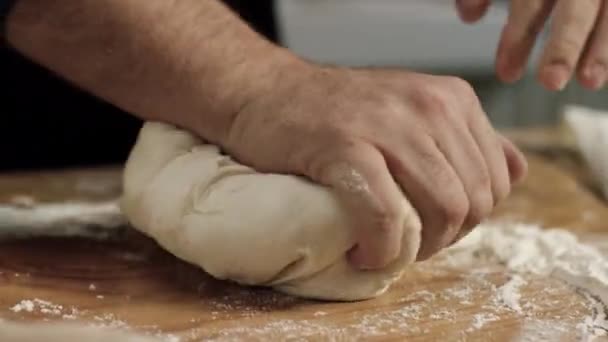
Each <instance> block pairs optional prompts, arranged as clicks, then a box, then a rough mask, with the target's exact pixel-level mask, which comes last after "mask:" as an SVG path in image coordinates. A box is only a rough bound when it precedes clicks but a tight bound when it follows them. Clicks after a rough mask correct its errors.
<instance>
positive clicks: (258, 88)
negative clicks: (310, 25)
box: [190, 39, 309, 145]
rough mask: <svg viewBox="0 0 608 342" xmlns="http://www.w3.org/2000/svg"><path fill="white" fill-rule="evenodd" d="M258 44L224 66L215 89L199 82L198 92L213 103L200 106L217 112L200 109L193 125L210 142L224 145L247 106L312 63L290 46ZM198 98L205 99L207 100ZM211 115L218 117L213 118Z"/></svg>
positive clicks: (264, 96)
mask: <svg viewBox="0 0 608 342" xmlns="http://www.w3.org/2000/svg"><path fill="white" fill-rule="evenodd" d="M256 43H259V44H250V46H249V47H248V48H247V50H246V54H244V55H243V56H242V59H241V60H240V61H238V62H236V63H231V64H227V65H225V66H226V70H225V71H224V72H222V73H221V75H219V76H218V77H217V79H216V81H217V82H216V84H215V86H214V87H213V88H212V89H210V88H209V87H208V84H206V83H205V82H198V85H199V86H200V88H199V90H198V91H197V93H199V94H205V97H206V98H207V99H209V98H211V99H212V100H213V101H212V102H213V103H211V105H209V103H207V105H206V106H205V104H204V103H201V105H198V106H197V107H198V108H210V110H212V111H216V112H215V113H214V114H213V115H204V114H203V113H201V112H200V110H199V111H194V112H192V113H191V117H190V120H191V121H190V122H191V124H190V126H191V127H193V129H194V130H195V131H196V132H197V133H198V134H200V135H202V136H204V137H206V138H207V139H208V140H210V141H211V142H214V143H218V144H220V145H224V143H225V142H226V141H227V139H228V137H229V135H230V131H231V129H232V127H233V124H234V121H235V120H236V119H237V117H238V116H239V114H240V113H241V112H243V111H244V110H245V108H248V107H249V106H250V105H252V104H253V103H256V102H257V101H258V100H259V99H261V98H266V97H267V96H268V95H269V94H275V93H276V92H277V91H278V88H281V87H283V86H285V83H286V82H285V79H286V78H292V76H295V75H297V74H300V73H302V70H305V69H306V68H307V67H308V66H309V64H308V63H307V62H306V61H304V60H303V59H301V58H299V57H297V56H296V55H294V54H293V53H291V52H290V51H288V50H287V49H284V48H282V47H279V46H275V45H273V44H271V43H270V42H267V41H265V40H263V39H260V40H259V41H257V42H256ZM252 45H255V46H252ZM195 77H196V76H195ZM199 99H200V100H201V102H205V99H202V98H199ZM207 114H209V113H207ZM211 118H215V119H216V120H215V121H210V120H212V119H211Z"/></svg>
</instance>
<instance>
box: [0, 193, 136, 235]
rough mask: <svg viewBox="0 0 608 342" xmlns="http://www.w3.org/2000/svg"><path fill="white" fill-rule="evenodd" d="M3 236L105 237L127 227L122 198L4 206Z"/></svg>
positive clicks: (0, 210) (0, 223) (0, 214)
mask: <svg viewBox="0 0 608 342" xmlns="http://www.w3.org/2000/svg"><path fill="white" fill-rule="evenodd" d="M0 217H2V220H0V238H1V237H10V238H14V237H30V236H83V237H89V238H105V237H108V236H110V235H111V234H113V233H116V232H117V231H119V230H120V229H122V228H124V226H125V224H126V222H127V221H126V219H125V217H124V215H123V214H122V213H121V211H120V206H119V203H118V200H112V201H107V202H99V203H81V202H75V203H44V204H37V205H34V206H24V205H10V206H6V205H0Z"/></svg>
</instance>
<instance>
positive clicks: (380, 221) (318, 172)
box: [310, 143, 417, 269]
mask: <svg viewBox="0 0 608 342" xmlns="http://www.w3.org/2000/svg"><path fill="white" fill-rule="evenodd" d="M324 152H325V153H324V154H322V155H323V157H319V158H318V160H317V162H316V163H313V164H312V167H311V169H310V176H311V177H312V178H313V179H314V180H317V181H319V182H320V183H322V184H325V185H328V186H330V187H332V188H333V189H334V190H335V191H336V192H337V193H338V195H340V197H341V198H342V199H343V201H344V203H345V205H346V206H347V207H348V209H349V213H350V214H352V215H353V217H354V220H353V221H354V222H356V224H357V226H356V227H355V228H356V232H357V241H358V244H357V246H356V247H355V248H354V249H353V250H352V251H350V253H349V257H350V260H351V262H352V263H353V264H354V265H355V266H357V267H359V268H362V269H377V268H381V267H384V266H386V265H387V264H388V263H390V262H391V261H392V260H394V259H395V258H396V257H397V256H398V255H399V253H400V249H401V237H402V234H403V222H404V219H405V216H406V215H407V213H406V212H405V210H404V209H405V208H404V206H403V199H404V196H403V194H402V193H401V190H400V189H399V186H398V185H397V184H396V183H395V181H394V180H393V178H392V176H391V174H390V172H389V170H388V168H387V165H386V162H385V161H384V157H383V156H382V154H380V152H379V151H378V150H376V149H375V148H373V147H372V146H370V145H367V144H359V143H357V144H353V145H350V146H343V147H338V148H334V149H332V151H324ZM416 252H417V251H414V252H413V253H414V254H415V253H416ZM412 258H413V256H412Z"/></svg>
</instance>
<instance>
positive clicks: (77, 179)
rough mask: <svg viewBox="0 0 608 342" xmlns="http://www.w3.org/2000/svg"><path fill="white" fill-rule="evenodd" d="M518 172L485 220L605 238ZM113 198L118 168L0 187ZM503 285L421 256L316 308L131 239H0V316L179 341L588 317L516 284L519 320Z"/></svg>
mask: <svg viewBox="0 0 608 342" xmlns="http://www.w3.org/2000/svg"><path fill="white" fill-rule="evenodd" d="M567 158H569V157H567ZM529 161H530V177H529V178H528V179H527V181H526V182H525V183H524V184H522V185H521V186H519V187H518V188H517V189H516V190H515V192H514V193H513V194H512V196H511V197H510V198H509V199H508V200H507V201H506V202H505V203H504V204H503V205H501V206H500V208H498V210H497V211H496V213H495V218H512V219H517V220H523V221H526V222H537V223H539V224H542V225H544V226H547V227H567V228H570V229H572V230H573V231H576V232H578V233H579V234H580V235H581V236H582V237H583V238H586V239H588V240H593V241H601V240H602V239H605V238H606V236H607V235H606V234H608V233H607V232H606V223H607V222H608V210H606V207H605V205H604V203H603V201H601V200H600V199H599V198H598V197H597V195H596V194H594V193H593V191H590V190H589V189H588V188H587V187H585V186H584V184H583V183H581V182H579V181H577V179H576V178H575V177H573V176H572V175H573V174H576V172H574V173H573V172H571V171H572V169H568V170H566V171H564V170H563V168H559V167H557V166H556V165H560V162H559V161H556V160H553V162H552V163H549V162H547V158H546V156H545V157H539V156H537V155H530V159H529ZM571 164H572V163H570V164H568V165H571ZM119 193H120V169H118V168H108V169H98V170H70V171H60V172H44V173H30V174H25V173H19V174H6V175H2V176H0V203H4V206H9V205H13V206H14V205H15V203H18V204H19V203H21V205H23V203H22V202H24V201H25V202H26V204H25V205H40V204H44V203H57V202H64V201H69V200H70V201H71V200H74V201H83V200H86V201H88V202H93V203H95V202H103V201H107V200H108V199H112V198H115V197H116V196H118V195H119ZM24 199H25V200H24ZM32 200H33V201H32ZM1 219H2V218H1V217H0V220H1ZM510 277H511V275H510V274H509V273H508V272H505V270H504V269H503V268H502V267H501V266H499V265H478V268H476V269H467V270H459V269H453V268H450V267H448V266H446V265H445V263H442V262H441V260H437V259H431V260H429V261H427V262H424V263H419V264H416V265H414V266H413V267H411V268H410V269H409V270H408V271H407V273H406V274H405V276H404V277H403V279H402V280H401V281H400V282H399V283H398V284H397V285H396V286H394V287H393V288H392V289H391V290H390V291H389V292H388V293H387V294H386V295H384V296H381V297H380V298H377V299H374V300H369V301H362V302H356V303H330V302H316V301H308V300H302V299H299V298H294V297H289V296H285V295H281V294H278V293H276V292H273V291H270V290H265V289H254V288H245V287H240V286H236V285H234V284H230V283H227V282H222V281H217V280H214V279H211V278H210V277H209V276H207V275H205V274H204V273H203V272H201V271H199V270H198V269H196V268H194V267H192V266H190V265H187V264H185V263H183V262H180V261H178V260H176V259H175V258H174V257H172V256H171V255H169V254H167V253H165V252H164V251H163V250H162V249H160V248H159V247H158V246H157V245H156V244H155V243H154V242H153V241H151V240H150V239H147V238H146V237H144V236H141V235H140V234H137V233H135V232H134V231H127V234H126V235H121V236H120V237H117V238H116V239H110V240H101V241H96V240H90V239H83V238H32V239H26V240H23V239H19V240H15V239H9V240H3V241H0V319H2V318H3V319H8V320H16V321H43V320H48V321H58V320H64V321H77V322H82V323H83V324H90V325H103V326H112V327H131V328H133V329H135V330H137V331H141V332H144V333H147V334H151V335H156V336H164V337H167V338H168V339H169V340H171V339H173V340H178V339H179V340H180V341H198V340H241V339H242V340H248V341H249V340H253V341H268V340H302V339H303V340H334V341H351V340H361V339H364V340H399V341H402V340H408V341H409V340H412V341H438V340H439V341H459V340H463V341H464V340H466V341H512V340H518V339H519V340H531V341H538V340H550V341H575V340H577V337H578V334H579V332H580V328H579V324H580V323H581V322H582V320H583V319H584V317H586V316H587V315H589V314H590V313H591V311H592V308H591V307H590V306H589V305H588V303H587V302H586V300H585V299H584V298H583V297H582V296H581V295H579V294H578V293H577V292H576V291H575V290H573V289H572V288H570V287H568V286H567V285H565V284H563V283H560V282H559V281H557V280H554V279H550V278H542V277H538V276H528V275H526V276H525V278H526V284H525V285H524V286H523V287H522V289H521V295H522V297H521V299H520V302H521V303H522V304H523V308H524V309H523V311H522V312H517V311H516V310H512V309H510V308H509V307H508V306H504V305H502V306H501V305H500V303H498V304H497V303H496V288H498V287H500V286H502V285H503V284H505V283H506V282H507V281H508V280H509V278H510Z"/></svg>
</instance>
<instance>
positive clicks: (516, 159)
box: [500, 135, 528, 185]
mask: <svg viewBox="0 0 608 342" xmlns="http://www.w3.org/2000/svg"><path fill="white" fill-rule="evenodd" d="M500 140H501V143H502V149H503V152H504V156H505V160H506V161H507V166H508V168H509V178H510V180H511V184H512V185H515V184H518V183H521V182H522V181H523V180H524V179H525V177H526V176H527V174H528V162H527V161H526V157H525V155H524V154H523V153H522V152H521V151H520V150H519V149H518V148H517V146H515V144H513V143H512V142H511V141H510V140H509V139H507V138H505V137H504V136H502V135H500Z"/></svg>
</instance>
